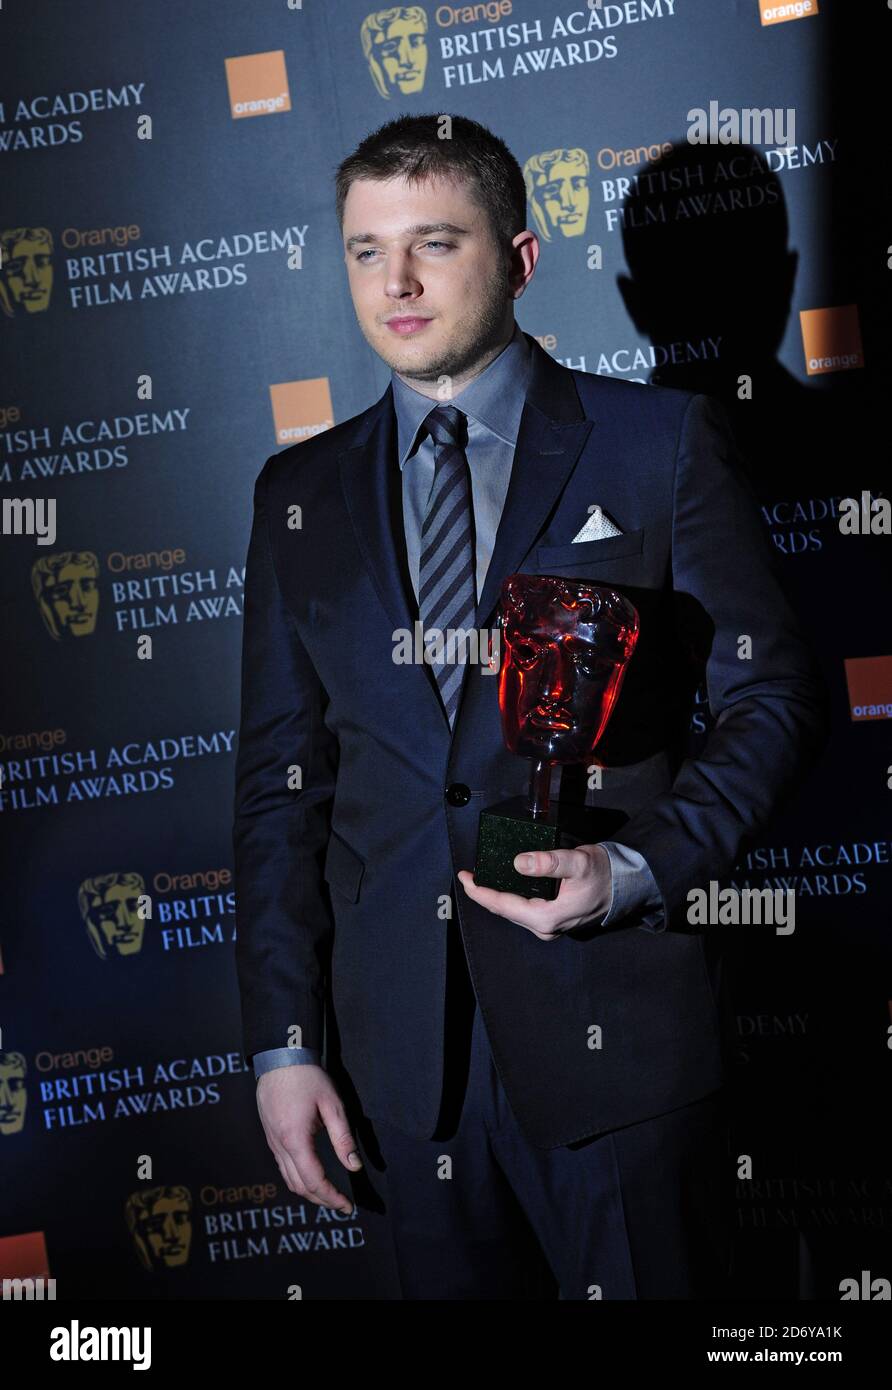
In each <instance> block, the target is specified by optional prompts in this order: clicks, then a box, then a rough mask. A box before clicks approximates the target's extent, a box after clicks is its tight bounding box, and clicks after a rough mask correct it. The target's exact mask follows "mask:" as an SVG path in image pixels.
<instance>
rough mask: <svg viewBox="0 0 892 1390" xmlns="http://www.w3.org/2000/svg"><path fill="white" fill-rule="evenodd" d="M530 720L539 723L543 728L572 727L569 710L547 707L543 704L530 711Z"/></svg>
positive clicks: (532, 722)
mask: <svg viewBox="0 0 892 1390" xmlns="http://www.w3.org/2000/svg"><path fill="white" fill-rule="evenodd" d="M529 722H530V723H531V724H537V725H538V726H539V727H540V728H543V729H569V727H570V718H569V715H568V714H567V711H566V710H564V709H559V708H556V707H554V706H552V707H551V708H549V709H547V708H545V707H544V706H542V705H537V706H536V708H535V709H534V710H533V711H532V712H531V713H530V716H529Z"/></svg>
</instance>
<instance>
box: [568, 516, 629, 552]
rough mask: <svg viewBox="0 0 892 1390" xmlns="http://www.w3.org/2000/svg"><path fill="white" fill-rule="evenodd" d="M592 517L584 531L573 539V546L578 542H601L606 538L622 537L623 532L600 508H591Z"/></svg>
mask: <svg viewBox="0 0 892 1390" xmlns="http://www.w3.org/2000/svg"><path fill="white" fill-rule="evenodd" d="M589 511H590V515H589V518H588V521H587V522H586V523H585V525H584V526H583V528H582V530H581V531H579V532H577V534H576V535H575V536H574V537H573V541H572V542H571V543H572V544H574V545H575V543H576V541H600V540H603V539H604V537H605V536H621V535H622V531H621V530H620V528H619V527H618V526H614V524H613V522H612V521H611V520H610V517H609V516H606V515H605V513H604V512H602V510H601V508H600V507H598V506H593V507H591V508H589Z"/></svg>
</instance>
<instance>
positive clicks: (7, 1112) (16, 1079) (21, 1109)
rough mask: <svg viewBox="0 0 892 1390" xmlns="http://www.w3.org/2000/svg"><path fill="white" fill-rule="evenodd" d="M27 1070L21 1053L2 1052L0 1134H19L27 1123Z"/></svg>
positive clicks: (0, 1068) (0, 1054)
mask: <svg viewBox="0 0 892 1390" xmlns="http://www.w3.org/2000/svg"><path fill="white" fill-rule="evenodd" d="M25 1070H26V1068H25V1058H24V1057H23V1056H22V1054H21V1052H0V1134H18V1132H19V1130H20V1129H21V1128H22V1126H23V1125H24V1123H25V1106H26V1104H27V1102H28V1092H27V1090H26V1089H25Z"/></svg>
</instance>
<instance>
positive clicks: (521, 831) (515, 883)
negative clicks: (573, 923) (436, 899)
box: [474, 796, 628, 901]
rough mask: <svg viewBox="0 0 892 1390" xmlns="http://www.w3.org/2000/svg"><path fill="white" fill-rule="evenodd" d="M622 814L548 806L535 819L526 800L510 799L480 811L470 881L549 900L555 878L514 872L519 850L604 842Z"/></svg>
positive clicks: (555, 888)
mask: <svg viewBox="0 0 892 1390" xmlns="http://www.w3.org/2000/svg"><path fill="white" fill-rule="evenodd" d="M627 819H628V817H627V816H626V815H625V814H624V813H623V812H622V811H613V810H609V809H606V808H605V809H602V808H600V807H595V806H570V805H566V804H563V805H562V804H561V802H559V801H558V802H552V804H551V806H550V807H549V809H548V811H547V812H546V813H545V814H544V815H539V816H534V815H533V813H532V812H531V811H530V809H529V807H528V805H527V802H526V798H525V797H522V796H514V797H511V798H510V799H509V800H508V801H500V802H498V803H497V804H496V805H495V806H488V807H487V809H486V810H485V811H481V812H480V829H479V832H478V835H477V861H476V863H475V865H474V882H475V883H477V884H479V885H480V887H481V888H497V889H498V890H499V891H500V892H502V893H517V894H519V896H520V897H522V898H543V899H545V900H546V901H551V900H552V899H553V898H556V897H557V895H558V891H559V890H560V886H561V881H560V879H559V878H530V877H529V876H528V875H526V874H519V873H518V872H517V870H516V869H515V868H514V857H515V855H517V854H522V853H523V852H524V850H545V849H575V847H576V846H577V845H593V844H596V843H597V842H598V840H607V839H610V837H611V836H612V835H613V834H614V832H615V831H617V830H618V829H619V827H620V826H621V825H624V824H625V822H626V820H627Z"/></svg>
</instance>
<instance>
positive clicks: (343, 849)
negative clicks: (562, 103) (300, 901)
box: [322, 830, 365, 903]
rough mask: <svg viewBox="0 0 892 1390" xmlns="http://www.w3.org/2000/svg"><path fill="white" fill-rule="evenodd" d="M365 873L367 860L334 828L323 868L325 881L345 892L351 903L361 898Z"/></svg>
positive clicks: (340, 891)
mask: <svg viewBox="0 0 892 1390" xmlns="http://www.w3.org/2000/svg"><path fill="white" fill-rule="evenodd" d="M364 873H365V861H364V860H363V859H361V858H360V856H359V855H358V854H357V853H356V850H355V849H351V848H350V846H349V845H348V844H347V841H346V840H342V839H341V837H340V835H338V833H337V831H335V830H333V831H332V832H331V838H330V839H329V842H328V849H327V850H326V852H325V866H324V868H323V870H322V876H323V878H324V879H325V882H326V883H328V884H330V885H331V887H332V888H336V889H337V891H338V892H339V893H343V895H344V897H345V898H347V899H348V900H349V901H350V902H351V903H355V902H357V901H358V899H359V885H360V883H361V882H362V876H363V874H364Z"/></svg>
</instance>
